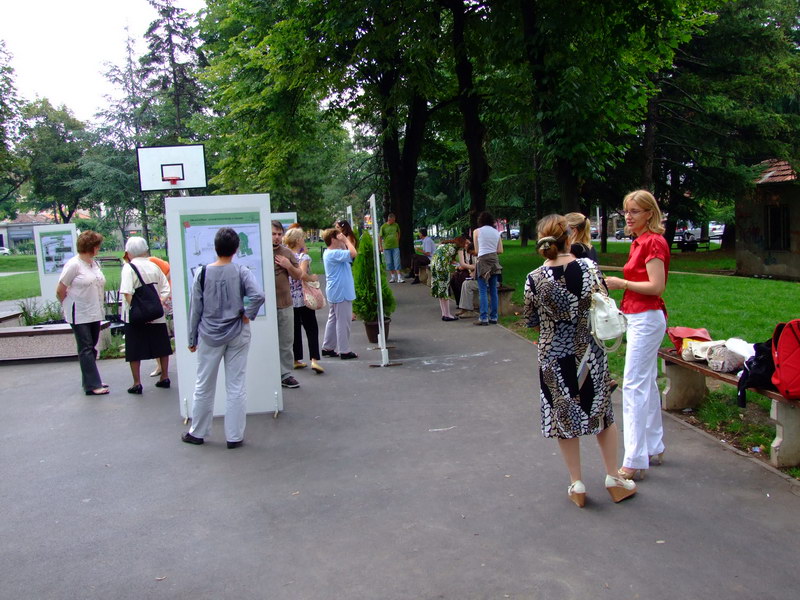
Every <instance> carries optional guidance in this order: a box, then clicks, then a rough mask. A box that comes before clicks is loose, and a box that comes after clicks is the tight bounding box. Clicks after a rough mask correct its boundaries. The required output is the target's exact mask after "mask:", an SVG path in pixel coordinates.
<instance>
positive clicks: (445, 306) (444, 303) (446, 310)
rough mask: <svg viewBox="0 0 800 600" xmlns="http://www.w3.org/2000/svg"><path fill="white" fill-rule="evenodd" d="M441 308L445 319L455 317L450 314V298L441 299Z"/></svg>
mask: <svg viewBox="0 0 800 600" xmlns="http://www.w3.org/2000/svg"><path fill="white" fill-rule="evenodd" d="M439 308H440V309H441V311H442V316H443V317H447V318H450V319H452V318H453V315H451V314H450V298H439Z"/></svg>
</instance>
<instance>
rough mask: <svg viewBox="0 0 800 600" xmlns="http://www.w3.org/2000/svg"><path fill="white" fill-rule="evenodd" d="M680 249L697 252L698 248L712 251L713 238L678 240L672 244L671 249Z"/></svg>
mask: <svg viewBox="0 0 800 600" xmlns="http://www.w3.org/2000/svg"><path fill="white" fill-rule="evenodd" d="M672 250H680V251H681V252H696V251H697V250H705V251H706V252H710V251H711V240H710V239H709V238H697V239H693V240H677V241H673V242H672V244H670V251H672Z"/></svg>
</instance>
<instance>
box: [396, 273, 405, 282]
mask: <svg viewBox="0 0 800 600" xmlns="http://www.w3.org/2000/svg"><path fill="white" fill-rule="evenodd" d="M405 282H406V280H405V279H403V278H402V277H400V275H398V276H397V283H405Z"/></svg>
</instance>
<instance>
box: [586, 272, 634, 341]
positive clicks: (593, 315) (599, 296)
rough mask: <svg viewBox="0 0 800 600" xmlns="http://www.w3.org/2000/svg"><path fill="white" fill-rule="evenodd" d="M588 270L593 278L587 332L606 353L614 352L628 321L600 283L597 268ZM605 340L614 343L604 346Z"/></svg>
mask: <svg viewBox="0 0 800 600" xmlns="http://www.w3.org/2000/svg"><path fill="white" fill-rule="evenodd" d="M589 270H590V271H591V273H592V276H593V278H594V287H593V289H592V304H591V306H590V307H589V330H590V331H591V333H592V336H594V339H595V341H596V342H597V343H598V345H599V346H601V347H602V348H603V349H604V350H605V351H606V352H614V351H615V350H617V349H618V348H619V346H620V344H622V336H623V335H624V334H625V331H626V330H627V329H628V321H627V319H626V318H625V315H624V314H622V312H620V310H619V309H618V308H617V303H616V302H614V299H613V298H611V297H610V296H609V295H608V293H607V292H606V290H605V287H604V286H603V284H602V283H601V282H600V276H599V274H598V273H597V267H595V266H594V265H592V266H591V267H590V268H589ZM607 340H615V341H614V343H613V344H612V345H611V346H606V345H605V342H606V341H607Z"/></svg>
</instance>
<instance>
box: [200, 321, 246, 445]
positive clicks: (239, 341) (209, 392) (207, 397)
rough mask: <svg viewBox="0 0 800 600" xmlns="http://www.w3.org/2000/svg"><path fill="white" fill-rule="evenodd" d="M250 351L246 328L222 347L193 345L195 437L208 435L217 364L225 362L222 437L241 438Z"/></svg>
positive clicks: (242, 437) (242, 436)
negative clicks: (224, 400)
mask: <svg viewBox="0 0 800 600" xmlns="http://www.w3.org/2000/svg"><path fill="white" fill-rule="evenodd" d="M249 348H250V325H248V324H245V325H243V326H242V333H241V334H239V336H238V337H237V338H235V339H234V340H232V341H231V342H229V343H228V344H224V345H222V346H209V345H208V344H206V343H204V342H203V338H202V337H200V339H199V340H198V342H197V381H196V382H195V384H194V404H193V406H192V427H191V429H190V430H189V433H191V434H192V435H193V436H195V437H199V438H204V437H206V436H207V435H208V434H209V433H211V423H212V421H213V419H214V392H215V391H216V389H217V373H218V372H219V363H220V361H222V360H224V361H225V390H226V392H227V400H226V402H225V438H226V440H227V441H229V442H239V441H241V440H242V439H244V426H245V420H246V415H247V387H246V384H245V377H246V372H247V351H248V350H249Z"/></svg>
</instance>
